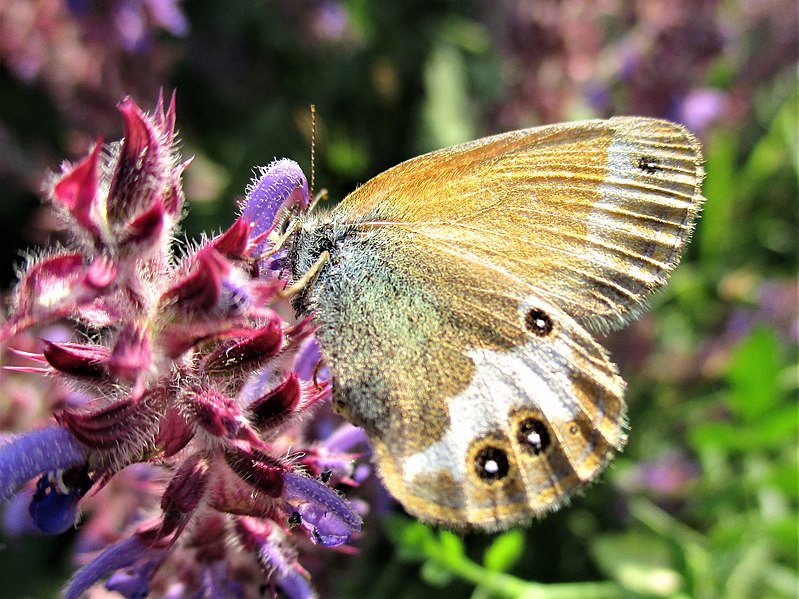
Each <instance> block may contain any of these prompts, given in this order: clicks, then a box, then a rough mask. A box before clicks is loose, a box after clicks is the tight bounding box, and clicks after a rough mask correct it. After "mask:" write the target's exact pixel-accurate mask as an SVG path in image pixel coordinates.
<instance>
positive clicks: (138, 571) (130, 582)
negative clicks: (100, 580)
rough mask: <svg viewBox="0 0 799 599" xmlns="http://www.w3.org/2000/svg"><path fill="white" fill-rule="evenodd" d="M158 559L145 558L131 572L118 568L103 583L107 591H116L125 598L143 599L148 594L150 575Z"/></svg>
mask: <svg viewBox="0 0 799 599" xmlns="http://www.w3.org/2000/svg"><path fill="white" fill-rule="evenodd" d="M159 561H160V560H158V559H152V560H147V561H145V562H144V563H142V564H141V565H139V566H137V567H135V568H134V569H133V571H132V572H127V571H123V570H118V571H117V572H115V573H114V574H112V575H111V576H110V577H109V578H108V581H106V583H105V588H106V589H107V590H109V591H116V592H117V593H119V594H120V595H122V596H123V597H125V598H126V599H144V598H145V597H147V595H149V594H150V577H151V576H152V575H153V571H154V570H155V567H156V566H157V565H158V563H159Z"/></svg>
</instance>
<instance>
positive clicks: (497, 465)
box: [474, 445, 510, 481]
mask: <svg viewBox="0 0 799 599" xmlns="http://www.w3.org/2000/svg"><path fill="white" fill-rule="evenodd" d="M474 467H475V470H476V472H477V476H479V477H480V478H482V479H483V480H486V481H495V480H502V479H503V478H505V477H506V476H507V475H508V472H510V463H509V462H508V454H507V453H505V451H504V450H502V449H500V448H499V447H494V446H492V445H487V446H485V447H483V448H481V449H480V450H478V452H477V454H476V455H475V456H474Z"/></svg>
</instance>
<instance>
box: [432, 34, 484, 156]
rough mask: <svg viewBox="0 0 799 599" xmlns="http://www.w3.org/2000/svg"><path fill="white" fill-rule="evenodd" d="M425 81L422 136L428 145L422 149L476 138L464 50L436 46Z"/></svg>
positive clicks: (450, 46) (442, 44)
mask: <svg viewBox="0 0 799 599" xmlns="http://www.w3.org/2000/svg"><path fill="white" fill-rule="evenodd" d="M424 83H425V99H424V104H423V106H422V123H423V132H422V134H421V135H420V137H421V139H422V140H423V144H424V146H426V147H423V148H421V149H423V150H428V149H431V148H443V147H446V146H451V145H455V144H458V143H462V142H464V141H468V140H470V139H473V138H474V137H475V134H476V127H475V125H474V120H473V118H472V116H471V114H472V113H471V111H470V110H469V103H468V98H469V92H468V89H467V88H468V81H467V77H466V66H465V64H464V59H463V55H462V53H461V52H460V51H459V50H458V49H457V48H455V47H453V46H452V45H450V44H447V43H440V44H438V45H437V46H435V47H434V48H433V50H432V51H431V53H430V56H428V58H427V64H425V70H424Z"/></svg>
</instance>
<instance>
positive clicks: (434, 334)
mask: <svg viewBox="0 0 799 599" xmlns="http://www.w3.org/2000/svg"><path fill="white" fill-rule="evenodd" d="M703 176H704V171H703V167H702V156H701V151H700V146H699V143H698V142H697V140H696V139H695V138H694V137H693V136H692V135H691V134H690V133H689V132H688V131H687V130H686V129H685V128H683V127H682V126H680V125H677V124H674V123H671V122H668V121H663V120H657V119H651V118H640V117H616V118H612V119H609V120H591V121H584V122H577V123H567V124H557V125H551V126H545V127H538V128H533V129H525V130H521V131H513V132H509V133H504V134H500V135H496V136H493V137H486V138H483V139H478V140H476V141H472V142H469V143H464V144H461V145H457V146H454V147H451V148H447V149H443V150H438V151H434V152H431V153H429V154H425V155H422V156H419V157H416V158H413V159H411V160H408V161H406V162H403V163H401V164H399V165H398V166H395V167H393V168H391V169H389V170H387V171H385V172H383V173H382V174H380V175H378V176H376V177H375V178H373V179H371V180H370V181H368V182H366V183H365V184H363V185H362V186H360V187H358V188H357V189H356V190H355V191H354V192H352V193H351V194H349V195H348V196H347V197H346V198H345V199H344V200H343V201H342V202H341V203H340V204H338V205H337V206H336V207H335V208H334V209H333V210H332V211H329V212H323V211H311V212H309V213H305V214H301V215H299V216H297V217H296V218H297V219H298V220H297V221H296V222H295V224H294V233H293V234H292V236H291V239H290V241H289V249H288V253H287V256H288V268H289V269H290V272H291V279H292V280H293V281H294V282H295V283H298V282H299V283H300V285H299V287H301V289H300V290H299V291H298V292H297V294H296V295H295V296H294V298H293V302H294V306H295V309H296V310H297V312H298V314H300V315H303V314H312V315H313V321H314V323H315V325H316V327H317V330H316V338H317V340H318V343H319V345H320V348H321V351H322V355H323V358H324V360H325V362H326V364H327V365H328V367H329V369H330V372H331V379H332V394H333V400H332V401H333V407H334V409H335V410H336V411H337V412H338V413H339V414H341V415H343V416H344V417H345V418H346V419H347V420H349V421H350V422H352V423H353V424H355V425H357V426H360V427H363V429H364V430H365V431H366V433H367V435H368V436H369V438H370V440H371V442H372V444H373V448H374V460H375V462H376V465H377V469H378V472H379V474H380V476H381V478H382V480H383V481H384V483H385V486H386V487H387V489H388V490H389V492H390V493H391V494H392V495H393V496H394V497H395V498H396V499H397V500H398V501H399V502H400V503H401V504H402V505H403V506H404V507H405V508H406V510H407V511H409V512H410V513H412V514H414V515H416V516H417V517H419V518H420V519H422V520H424V521H426V522H429V523H432V524H437V525H441V526H444V527H448V528H452V529H456V530H475V529H476V530H484V531H495V530H500V529H505V528H508V527H511V526H515V525H520V524H524V523H526V522H528V521H529V520H531V519H532V518H533V517H534V516H539V515H542V514H544V513H546V512H548V511H551V510H554V509H557V508H558V507H560V506H561V505H563V504H564V502H566V501H567V500H568V498H569V497H570V496H571V495H573V494H574V493H575V492H576V491H578V490H580V489H581V488H583V487H584V486H585V485H587V484H588V483H589V482H591V481H593V480H594V479H596V477H597V476H598V474H599V473H600V472H601V471H602V470H603V469H604V467H605V466H606V465H607V463H608V461H609V460H610V459H611V457H612V455H613V454H614V453H615V452H617V451H619V450H620V449H621V448H622V447H623V446H624V443H625V439H626V420H625V412H626V407H625V402H624V397H623V396H624V388H625V384H624V381H623V380H622V378H621V377H620V376H619V373H618V369H617V367H616V366H615V365H614V363H613V362H612V361H611V359H610V357H609V356H608V353H607V352H606V350H605V349H604V348H603V347H602V346H601V345H599V344H598V343H597V342H596V341H595V340H594V338H593V337H592V332H603V331H607V330H610V329H616V328H619V327H621V326H622V325H624V324H625V323H627V322H628V321H629V320H631V319H632V318H634V317H635V316H636V315H637V314H638V313H639V312H641V311H642V310H643V308H644V304H645V301H646V299H647V298H648V297H649V296H650V295H651V294H652V292H654V291H655V290H656V289H658V288H659V287H661V286H662V285H663V284H664V283H665V280H666V277H667V275H668V273H669V272H670V271H672V270H673V269H674V268H675V266H676V265H677V263H678V261H679V259H680V255H681V253H682V251H683V249H684V247H685V245H686V243H687V242H688V240H689V238H690V235H691V232H692V229H693V227H694V222H695V220H696V217H697V215H698V212H699V210H700V207H701V204H702V201H703V198H702V195H701V189H700V188H701V182H702V179H703Z"/></svg>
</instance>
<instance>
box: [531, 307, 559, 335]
mask: <svg viewBox="0 0 799 599" xmlns="http://www.w3.org/2000/svg"><path fill="white" fill-rule="evenodd" d="M524 326H525V327H527V330H528V331H530V332H531V333H532V334H533V335H535V336H537V337H546V336H548V335H549V334H551V333H552V330H553V329H554V328H555V323H553V322H552V319H551V318H550V317H549V314H547V313H546V312H544V311H543V310H541V309H540V308H530V310H529V311H528V312H527V314H525V316H524Z"/></svg>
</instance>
